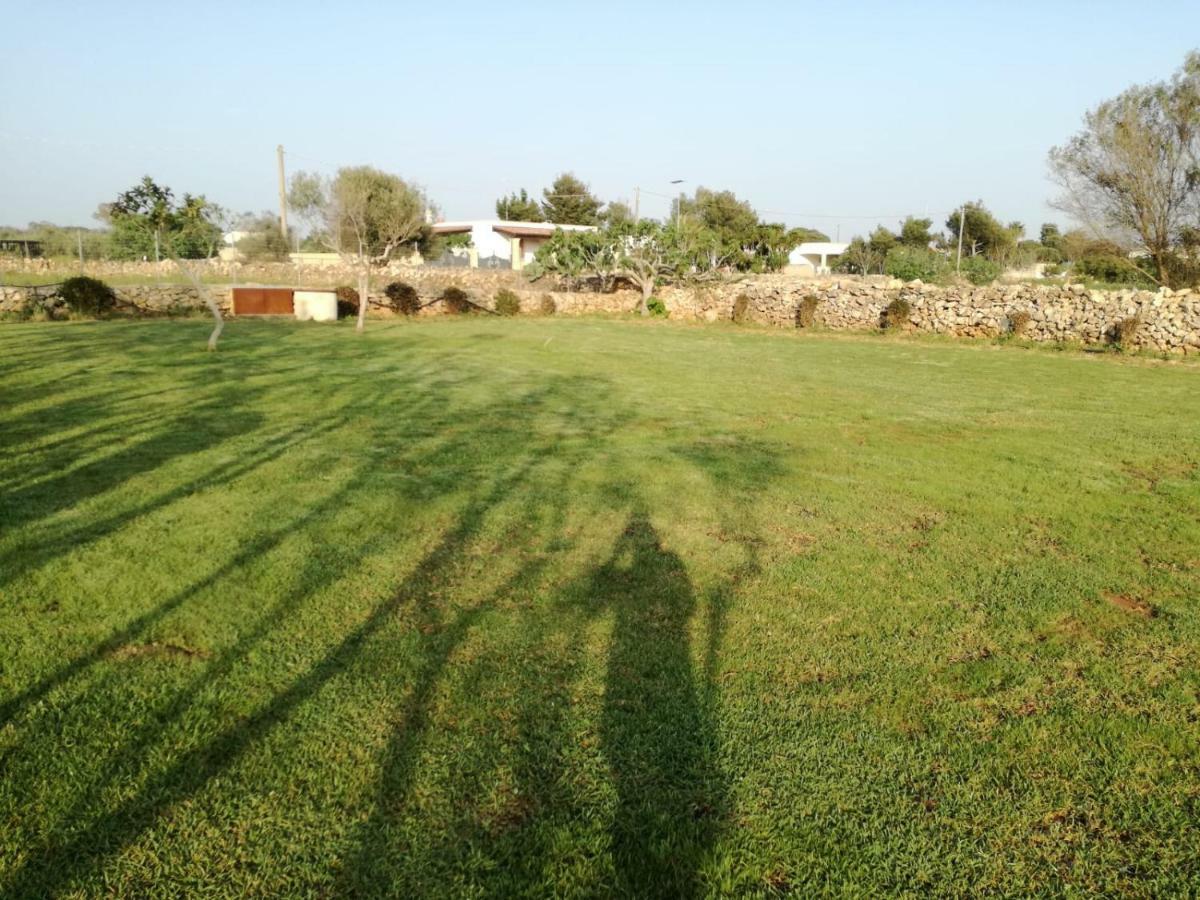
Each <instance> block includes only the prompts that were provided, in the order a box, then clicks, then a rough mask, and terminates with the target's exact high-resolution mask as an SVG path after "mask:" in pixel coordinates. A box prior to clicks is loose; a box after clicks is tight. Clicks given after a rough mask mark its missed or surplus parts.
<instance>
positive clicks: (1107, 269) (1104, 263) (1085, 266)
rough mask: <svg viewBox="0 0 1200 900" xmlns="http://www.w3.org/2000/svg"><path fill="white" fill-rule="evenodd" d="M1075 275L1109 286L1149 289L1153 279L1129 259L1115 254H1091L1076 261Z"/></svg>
mask: <svg viewBox="0 0 1200 900" xmlns="http://www.w3.org/2000/svg"><path fill="white" fill-rule="evenodd" d="M1074 271H1075V274H1076V275H1077V276H1079V277H1080V278H1087V279H1090V280H1092V281H1104V282H1108V283H1109V284H1136V285H1141V286H1145V287H1149V286H1150V285H1151V284H1152V283H1153V282H1152V281H1151V279H1150V278H1149V277H1148V276H1147V275H1146V274H1145V273H1144V272H1142V271H1141V270H1140V269H1139V268H1138V267H1137V266H1135V265H1134V264H1133V263H1132V262H1130V261H1129V260H1128V259H1125V258H1124V257H1122V256H1118V255H1116V254H1115V253H1094V254H1092V253H1089V254H1088V255H1086V256H1082V257H1080V258H1079V259H1077V260H1076V261H1075V267H1074Z"/></svg>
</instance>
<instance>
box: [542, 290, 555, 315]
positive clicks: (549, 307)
mask: <svg viewBox="0 0 1200 900" xmlns="http://www.w3.org/2000/svg"><path fill="white" fill-rule="evenodd" d="M538 309H539V311H540V312H541V314H542V315H543V316H552V315H554V314H555V313H556V312H558V304H557V303H555V302H554V298H553V297H551V296H550V295H549V294H542V298H541V302H540V303H539V304H538Z"/></svg>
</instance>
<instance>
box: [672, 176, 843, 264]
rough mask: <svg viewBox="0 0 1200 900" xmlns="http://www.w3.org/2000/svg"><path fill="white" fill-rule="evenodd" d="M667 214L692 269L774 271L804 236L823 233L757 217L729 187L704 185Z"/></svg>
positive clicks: (807, 238) (813, 237) (818, 236)
mask: <svg viewBox="0 0 1200 900" xmlns="http://www.w3.org/2000/svg"><path fill="white" fill-rule="evenodd" d="M672 219H673V222H672V227H673V228H674V229H675V231H676V232H677V237H678V238H679V240H680V242H681V247H682V248H684V250H685V252H687V248H691V251H692V255H693V263H692V267H691V268H692V269H693V271H695V272H705V273H707V272H714V271H718V270H721V269H726V268H732V269H736V270H738V271H745V272H774V271H778V270H779V269H781V268H783V267H784V266H785V265H787V260H788V254H789V253H790V252H791V251H792V250H793V249H794V248H795V247H797V246H798V245H800V244H801V243H803V242H804V241H811V240H828V239H829V238H828V237H827V236H825V235H824V234H822V233H821V232H819V231H814V230H812V229H809V228H792V229H789V228H787V227H786V226H784V225H782V224H779V223H768V222H763V221H761V220H760V218H759V215H758V213H757V212H756V211H755V210H754V207H753V206H751V205H750V203H749V202H748V201H745V200H739V199H738V198H737V195H735V194H734V193H733V192H732V191H713V190H710V189H708V188H705V187H700V188H697V189H696V193H695V195H694V196H692V197H686V196H682V197H679V198H678V199H677V200H676V201H675V202H674V207H673V215H672Z"/></svg>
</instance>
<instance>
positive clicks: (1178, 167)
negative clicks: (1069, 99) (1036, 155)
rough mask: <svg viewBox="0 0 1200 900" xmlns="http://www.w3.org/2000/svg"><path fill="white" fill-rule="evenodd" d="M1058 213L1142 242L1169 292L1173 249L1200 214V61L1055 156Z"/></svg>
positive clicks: (1107, 107) (1092, 117)
mask: <svg viewBox="0 0 1200 900" xmlns="http://www.w3.org/2000/svg"><path fill="white" fill-rule="evenodd" d="M1050 169H1051V172H1052V174H1053V177H1054V179H1055V180H1056V181H1057V182H1058V184H1059V185H1060V186H1061V187H1062V189H1063V194H1062V196H1061V197H1059V198H1058V199H1057V200H1056V201H1055V204H1054V205H1055V206H1056V207H1057V208H1059V209H1062V210H1063V211H1064V212H1067V213H1068V214H1070V215H1071V216H1073V217H1074V218H1076V219H1078V220H1079V221H1081V222H1083V223H1086V224H1088V225H1090V226H1092V227H1093V228H1094V229H1095V230H1097V231H1098V232H1103V233H1104V234H1105V235H1106V236H1114V235H1116V236H1120V235H1135V236H1136V237H1137V239H1138V240H1140V241H1141V243H1142V245H1143V246H1144V247H1145V249H1146V252H1147V253H1148V254H1149V255H1150V258H1151V259H1152V260H1153V261H1154V266H1155V271H1156V272H1157V276H1158V281H1159V282H1160V283H1162V284H1168V283H1169V281H1170V271H1169V268H1168V261H1169V260H1170V257H1171V254H1172V250H1173V247H1174V246H1175V244H1176V243H1177V242H1178V241H1179V239H1180V237H1181V234H1182V233H1183V231H1184V229H1186V228H1188V227H1189V226H1191V225H1193V224H1195V223H1196V222H1197V221H1198V213H1200V53H1197V52H1193V53H1190V54H1189V55H1188V57H1187V59H1186V61H1185V62H1184V65H1183V68H1182V69H1180V71H1179V72H1177V73H1176V74H1175V75H1174V76H1173V77H1172V79H1171V80H1170V81H1169V82H1160V83H1157V84H1150V85H1138V86H1135V87H1131V88H1130V89H1129V90H1127V91H1125V92H1124V93H1122V94H1121V95H1120V96H1118V97H1115V98H1113V99H1112V100H1106V101H1105V102H1103V103H1101V104H1100V105H1099V106H1097V107H1096V108H1095V109H1093V110H1091V111H1090V112H1089V113H1087V115H1086V116H1085V117H1084V127H1083V129H1082V130H1081V131H1080V132H1079V133H1078V134H1076V135H1075V136H1074V137H1072V138H1071V139H1070V141H1068V142H1067V143H1066V144H1065V145H1063V146H1061V147H1055V148H1053V149H1052V150H1051V151H1050Z"/></svg>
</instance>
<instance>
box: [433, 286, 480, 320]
mask: <svg viewBox="0 0 1200 900" xmlns="http://www.w3.org/2000/svg"><path fill="white" fill-rule="evenodd" d="M439 299H440V300H441V301H442V304H443V305H444V306H445V307H446V311H447V312H450V313H453V314H454V315H456V316H461V315H462V314H463V313H468V312H470V311H471V305H472V304H471V298H470V296H468V294H467V292H466V291H464V290H463V289H462V288H456V287H448V288H446V289H445V290H444V291H442V295H441V297H440V298H439Z"/></svg>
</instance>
